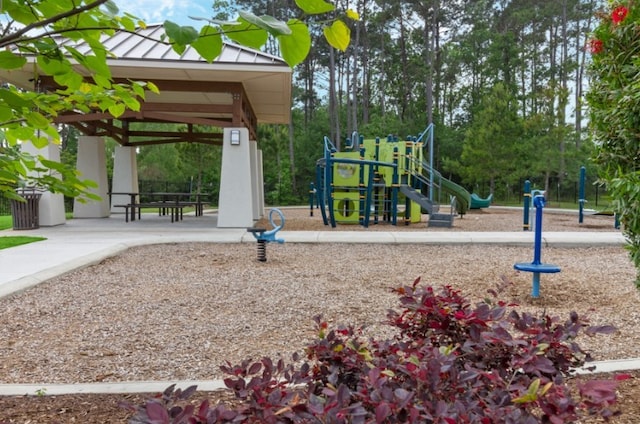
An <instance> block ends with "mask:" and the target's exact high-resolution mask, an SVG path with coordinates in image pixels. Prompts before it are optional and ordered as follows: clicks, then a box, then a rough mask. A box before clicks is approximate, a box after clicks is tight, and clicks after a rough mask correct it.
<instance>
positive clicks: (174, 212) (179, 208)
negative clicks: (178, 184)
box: [113, 202, 188, 222]
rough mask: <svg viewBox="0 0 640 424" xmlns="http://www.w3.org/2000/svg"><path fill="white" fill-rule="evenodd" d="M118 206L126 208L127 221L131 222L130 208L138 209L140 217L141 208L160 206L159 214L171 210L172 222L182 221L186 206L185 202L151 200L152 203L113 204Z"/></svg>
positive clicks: (139, 216)
mask: <svg viewBox="0 0 640 424" xmlns="http://www.w3.org/2000/svg"><path fill="white" fill-rule="evenodd" d="M113 206H114V207H117V208H124V216H125V222H129V209H132V213H133V211H135V210H136V209H137V211H138V219H140V218H141V214H140V210H141V209H142V208H158V214H159V215H164V214H165V212H169V213H170V214H171V222H174V221H182V217H183V212H184V211H183V210H184V208H185V207H186V206H188V205H185V204H184V203H173V202H151V203H127V204H122V205H113Z"/></svg>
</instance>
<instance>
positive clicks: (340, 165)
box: [314, 125, 471, 228]
mask: <svg viewBox="0 0 640 424" xmlns="http://www.w3.org/2000/svg"><path fill="white" fill-rule="evenodd" d="M423 140H424V141H423ZM347 149H348V151H343V152H338V151H337V149H336V148H335V146H334V144H333V143H332V142H331V140H329V138H328V137H325V138H324V155H323V157H322V158H321V159H320V160H318V162H317V165H316V184H315V193H314V194H315V196H316V198H317V204H318V207H319V209H320V212H321V213H322V219H323V221H324V224H325V225H331V226H332V227H335V226H336V224H337V223H341V224H360V225H362V226H364V227H365V228H366V227H368V226H369V224H370V223H371V221H373V223H374V224H377V223H380V222H387V223H390V224H392V225H397V220H398V213H399V209H400V208H399V205H400V204H404V208H403V209H402V211H401V212H402V218H403V220H404V223H405V225H409V224H410V223H418V222H420V220H421V214H422V213H423V212H424V213H427V214H429V221H428V225H429V226H439V227H451V226H452V225H453V219H454V216H455V214H456V213H457V214H460V215H461V216H462V215H464V214H465V213H466V211H467V210H468V209H469V205H470V203H471V197H470V194H469V192H468V191H467V190H466V189H465V188H464V187H462V186H460V185H458V184H456V183H454V182H453V181H450V180H448V179H446V178H444V177H443V176H442V175H441V174H440V173H439V172H438V171H437V170H435V169H434V168H433V125H429V126H428V127H427V128H426V129H425V130H424V131H423V132H422V133H421V134H420V135H419V136H418V137H408V138H407V139H406V140H402V141H399V140H398V139H397V138H396V137H393V136H388V137H386V139H385V140H381V139H380V138H379V137H378V138H375V139H366V140H365V139H364V138H363V137H362V136H361V135H359V134H357V133H354V134H353V135H352V137H351V138H350V139H349V140H348V142H347ZM425 150H428V160H425V156H426V154H425ZM443 196H448V197H447V198H446V200H445V201H446V203H447V204H449V205H450V206H451V209H450V211H449V212H448V213H440V201H441V199H442V197H443Z"/></svg>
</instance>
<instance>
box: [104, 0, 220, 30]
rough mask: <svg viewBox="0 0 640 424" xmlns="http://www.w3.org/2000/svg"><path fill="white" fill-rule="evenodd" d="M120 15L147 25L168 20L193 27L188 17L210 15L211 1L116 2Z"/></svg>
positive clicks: (160, 0) (139, 0) (143, 0)
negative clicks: (128, 16)
mask: <svg viewBox="0 0 640 424" xmlns="http://www.w3.org/2000/svg"><path fill="white" fill-rule="evenodd" d="M116 4H117V5H118V8H119V9H120V12H121V13H124V12H128V13H131V14H132V15H135V16H137V17H138V18H141V19H142V20H143V21H145V22H146V23H147V24H154V23H162V22H164V21H165V20H167V19H169V20H171V21H174V22H177V23H179V24H182V25H195V24H196V22H195V21H193V20H192V19H189V16H198V17H208V16H210V15H211V4H212V1H211V0H135V1H131V0H116Z"/></svg>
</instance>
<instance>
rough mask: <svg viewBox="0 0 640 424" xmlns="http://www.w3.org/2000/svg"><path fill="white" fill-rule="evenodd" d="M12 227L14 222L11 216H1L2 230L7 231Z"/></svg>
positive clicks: (0, 225)
mask: <svg viewBox="0 0 640 424" xmlns="http://www.w3.org/2000/svg"><path fill="white" fill-rule="evenodd" d="M12 226H13V221H12V220H11V215H3V216H0V230H6V229H7V228H11V227H12Z"/></svg>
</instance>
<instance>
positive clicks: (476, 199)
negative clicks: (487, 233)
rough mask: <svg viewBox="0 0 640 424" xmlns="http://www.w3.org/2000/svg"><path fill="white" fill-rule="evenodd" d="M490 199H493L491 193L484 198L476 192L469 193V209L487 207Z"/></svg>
mask: <svg viewBox="0 0 640 424" xmlns="http://www.w3.org/2000/svg"><path fill="white" fill-rule="evenodd" d="M492 200H493V194H490V195H489V196H487V197H486V198H485V199H483V198H481V197H480V196H478V195H477V194H475V193H471V202H470V204H469V209H482V208H488V207H489V206H490V205H491V201H492Z"/></svg>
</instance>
